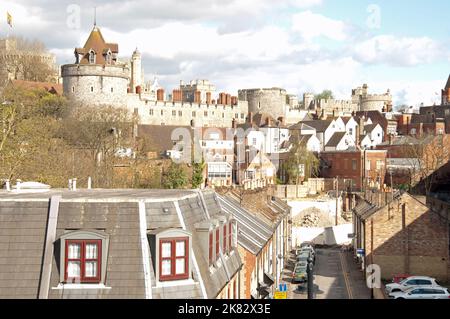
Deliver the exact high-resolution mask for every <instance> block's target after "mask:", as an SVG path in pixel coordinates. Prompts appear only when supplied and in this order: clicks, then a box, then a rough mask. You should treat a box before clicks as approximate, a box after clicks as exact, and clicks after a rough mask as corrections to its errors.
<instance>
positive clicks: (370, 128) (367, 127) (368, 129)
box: [364, 124, 378, 133]
mask: <svg viewBox="0 0 450 319" xmlns="http://www.w3.org/2000/svg"><path fill="white" fill-rule="evenodd" d="M377 126H378V124H369V125H364V131H366V133H372V131H373V130H374V129H375V128H376V127H377Z"/></svg>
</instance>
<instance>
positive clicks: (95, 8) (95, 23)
mask: <svg viewBox="0 0 450 319" xmlns="http://www.w3.org/2000/svg"><path fill="white" fill-rule="evenodd" d="M96 26H97V7H94V27H96Z"/></svg>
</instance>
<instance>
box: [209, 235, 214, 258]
mask: <svg viewBox="0 0 450 319" xmlns="http://www.w3.org/2000/svg"><path fill="white" fill-rule="evenodd" d="M212 264H214V238H213V233H212V231H211V232H209V265H210V266H212Z"/></svg>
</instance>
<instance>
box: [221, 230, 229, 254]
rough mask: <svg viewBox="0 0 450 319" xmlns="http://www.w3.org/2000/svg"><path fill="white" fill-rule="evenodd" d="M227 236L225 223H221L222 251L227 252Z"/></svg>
mask: <svg viewBox="0 0 450 319" xmlns="http://www.w3.org/2000/svg"><path fill="white" fill-rule="evenodd" d="M227 237H228V233H227V224H224V225H223V239H222V244H223V248H222V250H223V252H224V253H227V252H228V250H227Z"/></svg>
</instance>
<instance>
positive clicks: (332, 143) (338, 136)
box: [325, 132, 347, 147]
mask: <svg viewBox="0 0 450 319" xmlns="http://www.w3.org/2000/svg"><path fill="white" fill-rule="evenodd" d="M346 134H347V133H346V132H336V133H334V134H333V136H332V137H331V138H330V140H329V141H328V143H327V145H325V146H326V147H336V146H338V145H339V143H340V142H341V141H342V139H343V138H344V136H345V135H346Z"/></svg>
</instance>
